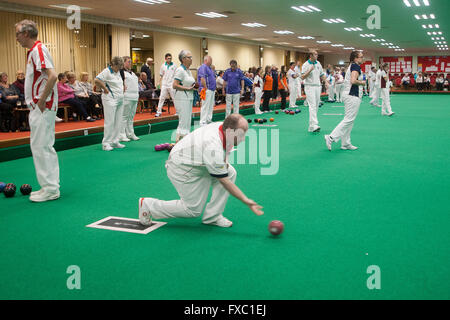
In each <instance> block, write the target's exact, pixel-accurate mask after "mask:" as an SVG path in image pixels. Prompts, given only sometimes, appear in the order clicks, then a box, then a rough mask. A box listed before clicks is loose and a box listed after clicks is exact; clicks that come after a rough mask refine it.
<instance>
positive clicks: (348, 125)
mask: <svg viewBox="0 0 450 320" xmlns="http://www.w3.org/2000/svg"><path fill="white" fill-rule="evenodd" d="M344 104H345V115H344V119H343V120H342V121H341V122H340V123H339V124H338V125H337V127H336V128H334V130H333V132H331V134H330V136H331V138H332V139H333V141H336V142H337V141H339V139H341V145H342V146H349V145H351V144H352V142H351V139H350V134H351V132H352V129H353V123H354V121H355V119H356V116H357V115H358V111H359V106H360V104H361V99H360V98H359V97H355V96H350V95H345V96H344Z"/></svg>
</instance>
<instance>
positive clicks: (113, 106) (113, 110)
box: [102, 97, 124, 145]
mask: <svg viewBox="0 0 450 320" xmlns="http://www.w3.org/2000/svg"><path fill="white" fill-rule="evenodd" d="M102 102H103V113H104V115H105V124H104V132H103V141H102V144H103V145H111V144H116V143H119V137H120V130H121V128H122V121H123V103H124V99H123V97H122V98H118V99H114V100H112V99H111V100H110V99H103V100H102Z"/></svg>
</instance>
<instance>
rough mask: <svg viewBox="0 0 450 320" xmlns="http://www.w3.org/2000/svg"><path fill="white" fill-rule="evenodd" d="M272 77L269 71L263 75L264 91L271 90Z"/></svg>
mask: <svg viewBox="0 0 450 320" xmlns="http://www.w3.org/2000/svg"><path fill="white" fill-rule="evenodd" d="M272 86H273V78H272V76H271V75H270V73H266V75H265V76H264V91H272Z"/></svg>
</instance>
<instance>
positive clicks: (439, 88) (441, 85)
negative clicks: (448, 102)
mask: <svg viewBox="0 0 450 320" xmlns="http://www.w3.org/2000/svg"><path fill="white" fill-rule="evenodd" d="M442 89H444V84H443V83H438V82H436V90H437V91H442Z"/></svg>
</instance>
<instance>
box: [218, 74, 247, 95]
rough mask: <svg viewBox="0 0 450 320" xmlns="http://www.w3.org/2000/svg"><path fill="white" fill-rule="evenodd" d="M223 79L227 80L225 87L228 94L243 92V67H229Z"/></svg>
mask: <svg viewBox="0 0 450 320" xmlns="http://www.w3.org/2000/svg"><path fill="white" fill-rule="evenodd" d="M223 80H224V81H226V82H227V87H226V88H225V90H226V93H227V94H238V93H241V80H244V74H243V73H242V71H241V69H235V70H234V71H233V70H231V68H229V69H227V70H226V71H225V73H224V75H223Z"/></svg>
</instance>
